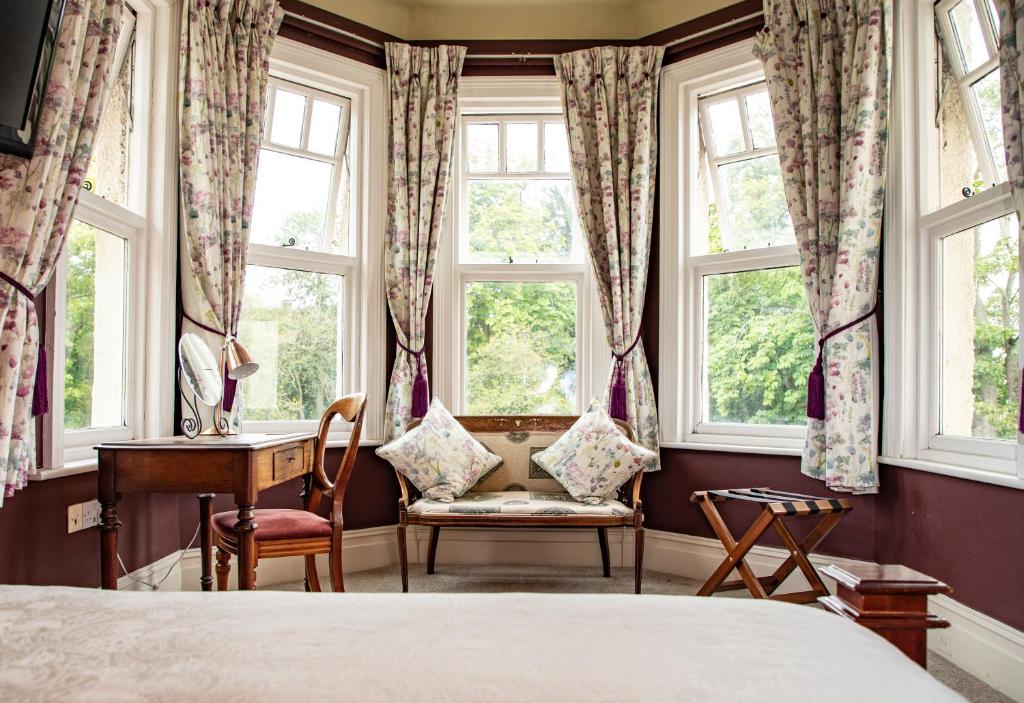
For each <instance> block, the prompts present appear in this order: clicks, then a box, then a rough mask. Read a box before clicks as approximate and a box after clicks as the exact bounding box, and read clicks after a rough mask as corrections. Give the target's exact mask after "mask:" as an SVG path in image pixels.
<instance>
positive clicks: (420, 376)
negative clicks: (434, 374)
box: [412, 352, 430, 417]
mask: <svg viewBox="0 0 1024 703" xmlns="http://www.w3.org/2000/svg"><path fill="white" fill-rule="evenodd" d="M422 353H423V352H420V354H422ZM420 354H416V355H415V358H416V380H415V381H413V382H412V416H413V417H423V416H424V415H426V414H427V406H428V405H429V404H430V391H429V389H428V388H427V377H426V375H425V374H424V373H423V363H422V361H421V359H420Z"/></svg>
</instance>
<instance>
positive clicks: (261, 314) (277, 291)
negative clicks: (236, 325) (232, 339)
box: [239, 266, 344, 421]
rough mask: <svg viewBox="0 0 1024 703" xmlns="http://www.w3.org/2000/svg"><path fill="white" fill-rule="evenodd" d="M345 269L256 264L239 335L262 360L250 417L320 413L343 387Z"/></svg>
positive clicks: (246, 391) (248, 400)
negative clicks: (335, 271)
mask: <svg viewBox="0 0 1024 703" xmlns="http://www.w3.org/2000/svg"><path fill="white" fill-rule="evenodd" d="M343 295H344V277H343V276H337V275H331V274H325V273H311V272H308V271H291V270H289V269H281V268H268V267H263V266H249V267H248V269H247V272H246V279H245V297H244V300H243V301H242V310H243V314H242V321H241V323H240V329H239V338H240V339H241V340H242V341H243V342H244V343H245V345H246V347H247V348H248V349H249V351H250V352H252V355H253V356H254V357H255V358H256V360H257V361H258V362H259V364H260V368H259V371H257V372H256V373H255V374H253V375H252V376H250V377H249V378H247V379H245V380H244V381H243V382H242V400H243V403H244V406H245V415H244V417H245V419H246V420H254V421H258V420H314V419H319V418H320V415H321V414H322V413H323V411H324V409H325V408H326V407H327V406H328V405H329V404H330V403H331V402H332V401H334V400H335V399H336V398H337V397H338V396H339V395H340V386H339V379H340V378H341V350H342V330H344V325H343V319H342V315H343V310H344V307H343V304H342V300H343Z"/></svg>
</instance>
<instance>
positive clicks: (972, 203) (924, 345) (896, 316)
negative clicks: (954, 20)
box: [879, 0, 1024, 489]
mask: <svg viewBox="0 0 1024 703" xmlns="http://www.w3.org/2000/svg"><path fill="white" fill-rule="evenodd" d="M945 5H946V6H945V7H944V6H943V4H942V3H940V4H939V6H938V7H933V5H932V2H931V1H930V0H916V1H915V2H907V3H903V4H902V5H899V6H897V13H896V16H895V31H894V35H895V37H896V38H897V42H896V45H895V51H894V55H893V58H894V62H893V69H894V80H893V86H894V87H895V88H896V89H895V90H894V91H893V103H892V106H891V110H890V115H891V124H890V127H891V130H890V133H891V135H892V139H891V142H890V153H889V159H890V161H889V177H888V178H889V187H888V189H887V190H888V193H887V196H886V197H887V202H886V210H887V213H888V214H887V217H886V222H885V231H884V237H885V247H886V264H885V270H884V272H883V275H884V286H885V291H886V295H885V329H884V335H885V340H886V357H885V396H884V406H883V431H882V441H883V445H882V456H880V457H879V461H880V462H882V463H885V464H890V465H894V466H901V467H906V468H911V469H917V470H922V471H928V472H932V473H938V474H944V475H948V476H956V477H959V478H966V479H971V480H976V481H981V482H985V483H993V484H997V485H1002V486H1009V487H1013V488H1021V489H1024V450H1022V446H1021V436H1020V435H1018V441H1017V442H1016V443H1013V442H1002V441H998V440H985V439H980V438H968V437H952V436H943V435H940V434H939V412H940V402H941V397H940V386H939V374H940V372H941V348H940V339H939V333H940V329H941V328H940V325H939V322H940V317H939V316H940V315H941V297H940V295H939V293H940V288H939V285H940V281H941V258H940V245H941V240H942V238H943V237H946V236H949V235H951V234H955V233H957V232H961V231H964V230H966V229H969V228H971V227H974V226H975V225H978V224H981V223H984V222H987V221H989V220H993V219H996V218H999V217H1002V216H1004V215H1006V214H1008V213H1010V212H1012V211H1013V209H1014V207H1013V202H1012V199H1011V196H1010V190H1009V186H1008V184H1006V183H1001V184H997V185H996V186H994V187H992V188H990V189H988V190H985V191H983V192H981V193H979V194H976V195H974V196H972V197H970V198H965V199H964V200H962V201H959V202H955V203H953V204H951V205H947V206H946V207H942V208H940V207H938V206H939V186H938V163H937V161H938V155H939V150H938V129H937V127H936V125H935V120H934V114H933V112H932V109H933V106H934V104H935V99H934V96H935V90H936V76H935V70H934V66H935V63H934V62H935V60H936V50H937V48H938V47H937V46H936V42H935V38H934V31H933V27H934V23H933V22H934V14H933V13H934V12H940V11H942V12H944V10H946V9H948V5H949V3H945ZM979 70H980V69H979ZM1020 356H1024V355H1019V357H1020ZM1022 363H1024V359H1021V358H1018V373H1019V372H1020V365H1021V364H1022Z"/></svg>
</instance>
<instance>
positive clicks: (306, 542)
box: [213, 393, 366, 593]
mask: <svg viewBox="0 0 1024 703" xmlns="http://www.w3.org/2000/svg"><path fill="white" fill-rule="evenodd" d="M365 412H366V394H364V393H354V394H352V395H347V396H345V397H344V398H339V399H338V400H336V401H334V402H333V403H331V406H330V407H329V408H327V410H326V411H325V412H324V416H323V418H321V420H320V429H319V431H318V433H317V442H316V452H315V454H314V457H313V472H312V475H311V476H309V477H307V478H308V480H309V481H310V484H309V490H308V491H306V496H305V506H304V509H302V510H288V509H283V510H275V509H265V510H256V518H255V519H256V527H257V529H256V532H255V535H256V561H255V562H254V564H253V567H254V568H255V565H256V564H257V563H259V560H260V559H263V558H271V557H291V556H304V557H305V558H306V590H307V591H319V590H320V579H319V578H318V576H317V573H316V555H317V554H329V555H330V564H331V588H332V589H333V590H334V591H336V592H339V593H340V592H343V591H344V590H345V582H344V578H343V575H342V570H341V536H342V532H343V529H344V521H343V519H342V504H343V503H344V500H345V489H346V487H347V486H348V481H349V479H350V478H351V476H352V471H353V469H354V468H355V464H356V454H357V453H358V451H359V435H360V433H361V432H362V428H363V413H365ZM335 415H340V416H341V417H342V418H343V419H344V420H345V421H347V422H351V423H353V424H352V432H351V434H350V435H349V441H348V447H347V448H346V449H345V455H344V456H343V457H342V459H341V465H340V466H339V467H338V473H337V474H336V475H335V477H334V481H333V482H332V481H331V480H330V479H329V478H327V474H326V472H325V471H324V454H325V453H326V450H327V433H328V431H329V429H330V425H331V420H333V419H334V416H335ZM325 497H326V498H330V499H331V501H332V503H331V514H330V518H323V517H320V516H319V515H317V510H318V509H319V507H320V501H321V500H322V499H323V498H325ZM236 521H237V513H235V512H223V513H217V514H216V515H214V516H213V532H214V541H215V544H216V545H217V590H218V591H224V590H227V587H228V574H229V573H230V572H231V555H232V554H234V555H236V556H237V554H238V534H237V532H236V531H235V523H236Z"/></svg>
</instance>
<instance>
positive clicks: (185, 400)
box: [178, 367, 231, 439]
mask: <svg viewBox="0 0 1024 703" xmlns="http://www.w3.org/2000/svg"><path fill="white" fill-rule="evenodd" d="M181 377H182V370H181V367H178V390H179V391H180V392H181V400H182V408H181V431H182V433H183V434H184V435H185V436H186V437H188V438H189V439H195V438H196V437H198V436H199V435H220V436H221V437H226V436H227V435H229V434H231V426H230V425H229V424H228V421H227V420H226V419H225V418H224V411H223V410H222V408H221V403H220V402H218V403H217V405H215V406H213V418H214V422H213V425H212V426H211V427H207V428H206V429H203V416H202V413H200V412H199V398H198V397H196V393H195V391H191V393H190V390H189V389H187V388H186V384H183V383H182V380H181ZM190 394H191V396H192V398H191V400H190V399H189V395H190Z"/></svg>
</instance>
